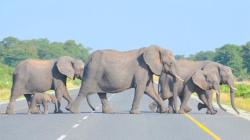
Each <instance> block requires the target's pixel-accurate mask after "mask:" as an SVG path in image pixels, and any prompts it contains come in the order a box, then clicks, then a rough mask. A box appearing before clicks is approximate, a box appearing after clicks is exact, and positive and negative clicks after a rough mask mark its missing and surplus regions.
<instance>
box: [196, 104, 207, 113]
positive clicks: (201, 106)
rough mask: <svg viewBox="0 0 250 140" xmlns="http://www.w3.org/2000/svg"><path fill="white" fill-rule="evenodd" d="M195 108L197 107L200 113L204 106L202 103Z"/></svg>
mask: <svg viewBox="0 0 250 140" xmlns="http://www.w3.org/2000/svg"><path fill="white" fill-rule="evenodd" d="M197 107H198V110H199V111H200V110H201V109H203V108H206V105H205V104H202V103H198V106H197Z"/></svg>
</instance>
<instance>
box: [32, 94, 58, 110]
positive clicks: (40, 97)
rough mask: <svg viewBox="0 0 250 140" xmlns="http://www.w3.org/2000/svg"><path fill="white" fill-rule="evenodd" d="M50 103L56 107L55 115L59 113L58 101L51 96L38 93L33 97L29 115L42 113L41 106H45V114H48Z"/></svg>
mask: <svg viewBox="0 0 250 140" xmlns="http://www.w3.org/2000/svg"><path fill="white" fill-rule="evenodd" d="M48 103H53V104H54V105H55V110H54V113H56V112H57V99H56V97H55V96H53V95H50V94H43V93H36V94H34V95H33V96H32V99H31V104H30V107H29V111H28V114H30V113H37V112H41V110H40V105H42V106H43V109H44V114H48Z"/></svg>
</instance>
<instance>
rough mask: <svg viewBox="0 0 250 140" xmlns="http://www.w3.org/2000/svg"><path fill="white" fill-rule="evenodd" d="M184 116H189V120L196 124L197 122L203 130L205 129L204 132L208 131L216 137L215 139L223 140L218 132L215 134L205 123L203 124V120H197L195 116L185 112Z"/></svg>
mask: <svg viewBox="0 0 250 140" xmlns="http://www.w3.org/2000/svg"><path fill="white" fill-rule="evenodd" d="M184 116H185V117H187V118H188V119H189V120H191V121H192V122H193V123H194V124H196V125H197V126H198V127H199V128H200V129H201V130H203V131H204V132H206V133H207V134H208V135H209V136H211V137H212V138H213V139H215V140H221V138H220V137H219V136H217V135H216V134H214V133H213V132H212V131H211V130H209V129H208V128H207V127H206V126H205V125H203V124H202V123H201V122H199V121H198V120H196V119H195V118H193V117H192V116H191V115H189V114H184Z"/></svg>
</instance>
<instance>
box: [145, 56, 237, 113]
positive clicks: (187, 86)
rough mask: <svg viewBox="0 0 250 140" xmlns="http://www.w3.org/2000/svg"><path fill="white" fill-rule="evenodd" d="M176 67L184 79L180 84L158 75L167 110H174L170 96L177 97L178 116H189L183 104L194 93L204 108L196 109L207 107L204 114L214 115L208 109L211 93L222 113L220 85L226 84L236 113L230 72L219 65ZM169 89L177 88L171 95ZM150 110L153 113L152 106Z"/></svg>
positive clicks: (195, 63)
mask: <svg viewBox="0 0 250 140" xmlns="http://www.w3.org/2000/svg"><path fill="white" fill-rule="evenodd" d="M177 65H178V67H179V68H180V71H179V74H180V76H181V78H183V79H184V81H183V82H180V81H177V82H175V81H174V80H173V77H172V76H169V75H165V74H163V75H161V76H160V81H159V85H160V87H161V95H162V98H163V100H166V99H169V108H170V109H171V110H173V108H174V107H175V108H176V107H177V105H174V104H173V95H174V94H176V95H179V97H180V99H181V103H182V105H181V108H180V110H179V113H184V112H189V111H191V109H190V108H189V107H188V106H187V102H188V100H189V97H190V95H191V93H192V92H196V93H197V94H198V96H199V98H200V99H201V100H202V101H203V103H204V104H199V109H201V108H203V107H207V108H208V111H207V113H208V114H215V113H216V112H217V111H216V110H214V109H213V106H212V90H215V91H216V93H217V94H216V97H217V103H218V105H219V107H220V108H221V109H222V110H225V109H224V108H223V107H222V106H221V104H220V84H227V85H228V86H229V87H230V97H231V105H232V107H233V109H234V110H235V111H236V112H237V113H238V111H237V109H236V108H235V105H234V90H235V88H234V76H233V74H232V70H231V69H230V68H229V67H227V66H224V65H222V64H219V63H216V62H212V61H189V60H179V61H177ZM172 87H175V88H177V90H176V91H177V93H174V90H173V88H172ZM149 107H150V109H151V110H155V108H156V104H155V103H151V104H150V106H149Z"/></svg>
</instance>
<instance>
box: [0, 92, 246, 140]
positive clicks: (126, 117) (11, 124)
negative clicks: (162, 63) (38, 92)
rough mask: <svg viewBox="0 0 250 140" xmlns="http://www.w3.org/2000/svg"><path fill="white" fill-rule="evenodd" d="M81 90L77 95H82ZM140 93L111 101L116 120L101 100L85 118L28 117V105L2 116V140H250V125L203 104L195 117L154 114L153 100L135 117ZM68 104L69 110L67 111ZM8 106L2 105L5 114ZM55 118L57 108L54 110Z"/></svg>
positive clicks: (22, 103)
mask: <svg viewBox="0 0 250 140" xmlns="http://www.w3.org/2000/svg"><path fill="white" fill-rule="evenodd" d="M77 92H78V90H72V91H71V94H72V96H73V95H76V94H77ZM133 92H134V90H127V91H125V92H123V93H119V94H114V95H111V96H110V97H109V100H110V103H111V105H112V107H113V110H114V111H115V113H114V114H103V113H101V105H100V100H99V99H98V98H97V97H98V96H97V95H92V96H91V101H92V102H93V103H95V106H96V107H97V108H98V110H97V111H96V112H91V110H90V108H89V107H88V106H87V104H86V101H84V102H83V103H82V105H81V113H80V114H70V113H69V112H67V111H66V110H64V111H65V112H64V113H63V114H53V113H50V114H48V115H42V114H34V115H27V114H26V112H27V107H26V106H27V105H26V102H25V101H19V102H17V104H16V112H17V113H16V115H5V114H1V115H0V140H17V139H18V140H19V139H20V140H21V139H25V140H44V139H46V140H78V139H81V140H139V139H143V140H167V139H173V140H211V139H223V140H250V131H249V130H250V121H249V120H246V119H244V118H241V117H238V116H235V115H232V114H229V113H227V112H223V111H221V110H219V109H218V111H219V113H218V114H216V115H206V114H205V110H203V111H197V109H196V108H197V107H196V106H197V103H198V101H197V100H195V99H192V100H191V101H190V103H189V105H190V106H191V107H192V108H193V111H192V112H191V113H189V115H181V114H159V113H152V112H150V111H149V109H148V103H150V102H151V99H150V98H148V97H147V96H146V95H145V96H144V98H143V100H142V101H141V105H140V107H141V108H140V110H141V114H138V115H131V114H129V110H130V108H131V104H132V99H133ZM65 104H66V103H65V102H64V105H63V106H65ZM5 108H6V104H2V105H0V111H2V112H3V111H4V110H5ZM49 108H50V112H53V105H50V106H49Z"/></svg>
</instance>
